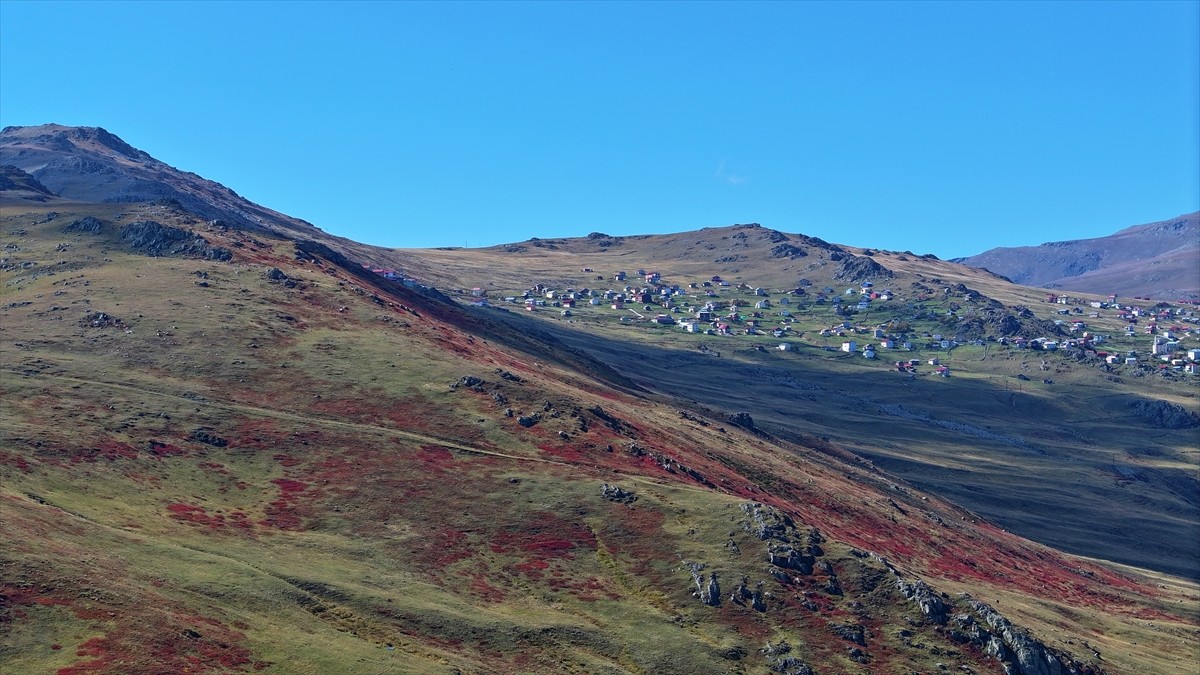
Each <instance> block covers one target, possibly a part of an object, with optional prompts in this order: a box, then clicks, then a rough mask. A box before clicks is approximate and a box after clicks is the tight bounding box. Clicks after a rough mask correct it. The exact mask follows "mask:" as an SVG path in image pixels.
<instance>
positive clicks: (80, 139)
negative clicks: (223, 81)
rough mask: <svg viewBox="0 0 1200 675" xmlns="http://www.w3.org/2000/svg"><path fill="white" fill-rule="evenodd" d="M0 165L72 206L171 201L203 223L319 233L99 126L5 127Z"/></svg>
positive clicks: (2, 135)
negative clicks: (29, 178)
mask: <svg viewBox="0 0 1200 675" xmlns="http://www.w3.org/2000/svg"><path fill="white" fill-rule="evenodd" d="M0 165H5V166H12V167H15V168H17V169H20V170H22V171H23V172H25V173H27V174H29V175H31V176H33V178H34V179H36V180H37V181H38V182H39V183H40V184H41V185H43V186H45V188H46V189H47V190H48V191H50V192H53V193H54V194H56V195H58V196H61V197H63V198H65V199H69V200H72V201H79V202H89V203H138V202H148V201H155V200H175V201H177V202H179V204H180V205H181V206H182V207H183V208H185V209H187V210H188V211H189V212H191V213H193V214H195V215H197V216H200V217H201V218H205V219H209V220H213V219H219V220H223V221H226V222H228V223H230V224H234V225H237V226H239V227H243V228H247V229H255V230H263V231H279V232H286V233H289V234H295V235H304V236H310V237H311V236H313V235H314V234H318V233H319V232H320V231H319V230H317V229H316V228H315V227H313V226H312V225H311V224H309V223H306V222H304V221H302V220H298V219H296V218H291V217H289V216H285V215H283V214H282V213H278V212H276V211H272V210H270V209H267V208H263V207H261V206H259V205H257V204H254V203H252V202H250V201H248V200H246V199H244V198H242V197H241V196H239V195H238V194H237V193H236V192H234V191H232V190H230V189H229V188H227V187H225V186H223V185H220V184H218V183H214V182H212V181H210V180H205V179H203V178H201V177H200V176H197V175H196V174H194V173H189V172H186V171H180V170H178V169H176V168H174V167H171V166H168V165H167V164H164V163H163V162H160V161H158V160H156V159H154V158H153V157H151V156H150V155H149V154H147V153H146V152H144V151H142V150H138V149H137V148H134V147H133V146H131V145H129V144H128V143H126V142H125V141H123V140H121V139H120V138H117V137H116V136H114V135H113V134H111V133H109V132H108V131H105V130H104V129H101V128H99V127H65V126H62V125H58V124H44V125H40V126H32V127H5V128H4V129H3V130H2V131H0Z"/></svg>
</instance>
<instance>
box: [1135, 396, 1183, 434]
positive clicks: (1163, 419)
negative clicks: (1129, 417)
mask: <svg viewBox="0 0 1200 675" xmlns="http://www.w3.org/2000/svg"><path fill="white" fill-rule="evenodd" d="M1129 407H1130V408H1131V409H1132V410H1133V414H1135V415H1137V416H1138V417H1140V418H1142V419H1143V420H1145V421H1146V422H1149V423H1150V425H1151V426H1154V427H1158V428H1159V429H1191V428H1192V427H1200V415H1197V414H1196V413H1195V412H1193V411H1191V410H1188V409H1187V408H1184V407H1183V406H1181V405H1176V404H1174V403H1168V402H1167V401H1143V400H1137V401H1132V402H1130V404H1129Z"/></svg>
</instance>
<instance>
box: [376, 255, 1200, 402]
mask: <svg viewBox="0 0 1200 675" xmlns="http://www.w3.org/2000/svg"><path fill="white" fill-rule="evenodd" d="M372 271H373V272H374V273H376V274H379V275H380V276H383V277H385V278H388V279H392V280H395V281H398V282H400V283H403V284H405V285H407V286H410V287H416V286H419V285H420V284H419V283H418V282H417V281H416V280H415V279H411V278H408V277H406V276H404V275H403V274H400V273H398V272H396V271H395V270H384V269H372ZM580 272H581V273H582V274H587V275H590V276H589V278H590V280H591V282H593V283H595V284H599V285H603V286H605V288H604V290H599V289H598V288H589V287H586V286H582V285H580V286H579V287H578V288H576V287H574V286H567V285H563V286H561V287H554V285H553V284H550V283H534V284H533V285H531V286H530V287H528V288H525V289H521V290H508V291H504V290H495V289H492V290H487V289H484V288H482V287H477V288H473V289H469V290H466V289H464V290H459V291H458V292H457V296H458V298H459V300H460V301H461V302H464V303H466V304H469V305H471V306H474V307H480V308H489V307H494V308H501V309H503V308H519V309H521V310H523V311H526V312H529V313H532V314H535V315H541V316H544V317H545V318H547V319H557V320H561V321H567V322H570V323H574V324H578V325H579V326H580V327H581V328H585V329H589V330H591V329H600V328H601V327H602V326H603V325H605V324H607V325H612V324H614V323H615V324H617V325H623V326H629V327H631V328H643V329H647V328H648V329H654V330H658V331H663V330H672V331H678V332H680V333H682V334H684V335H692V336H696V337H697V339H699V338H705V337H708V338H716V339H717V340H719V341H728V342H729V343H730V348H734V346H735V345H736V344H737V343H738V342H743V343H745V344H746V346H747V347H748V348H752V349H754V350H756V351H768V350H773V351H778V352H787V353H796V352H798V351H802V350H807V351H810V352H818V353H824V354H825V356H826V357H828V358H840V359H846V358H859V359H861V360H862V362H863V364H864V366H869V367H874V368H885V369H889V370H893V371H895V372H898V373H903V374H907V375H910V376H915V375H917V374H922V375H926V374H933V375H936V376H939V377H950V376H951V375H952V364H951V363H948V361H950V360H951V359H949V357H950V355H952V354H954V353H955V352H956V350H965V351H981V353H982V354H983V355H985V356H986V355H987V354H988V353H989V352H990V351H991V350H993V349H995V350H1013V351H1019V350H1031V351H1037V352H1042V354H1041V357H1042V359H1041V366H1040V367H1041V369H1042V370H1049V367H1048V362H1047V361H1046V360H1045V358H1046V357H1049V356H1050V355H1051V354H1053V353H1059V354H1061V355H1064V357H1067V356H1074V357H1075V358H1076V359H1077V360H1078V359H1082V358H1086V359H1087V360H1089V361H1093V362H1095V363H1096V365H1098V366H1099V367H1101V368H1103V369H1105V370H1106V371H1108V372H1115V371H1116V370H1118V369H1120V370H1130V369H1136V370H1137V372H1139V373H1141V374H1146V373H1148V372H1159V373H1161V374H1164V376H1166V375H1171V374H1176V373H1177V374H1181V375H1198V374H1200V325H1197V324H1198V323H1200V318H1198V311H1200V310H1198V309H1197V308H1196V307H1195V306H1193V305H1190V304H1185V303H1174V304H1172V303H1165V302H1163V303H1154V302H1153V301H1141V303H1144V304H1141V303H1139V304H1132V303H1129V302H1121V301H1119V299H1118V298H1117V297H1116V296H1109V297H1108V298H1107V300H1105V301H1098V300H1088V299H1082V298H1077V297H1072V296H1069V295H1065V294H1048V295H1047V296H1046V297H1045V300H1044V303H1043V305H1052V307H1047V308H1045V309H1044V310H1042V311H1040V313H1041V314H1043V315H1045V316H1046V317H1047V318H1046V319H1045V320H1046V321H1047V322H1050V325H1051V326H1053V333H1054V334H1050V335H1044V336H1038V337H1028V336H1027V335H1012V334H1009V335H1004V334H998V333H996V334H991V333H989V334H971V335H964V334H963V333H964V331H962V330H961V329H960V328H959V326H961V323H960V322H962V321H963V320H964V319H970V318H972V317H974V316H977V315H979V314H980V313H981V310H982V306H983V303H982V301H983V300H985V299H983V298H980V297H979V295H978V294H977V293H976V292H974V291H971V290H970V289H958V290H957V291H956V290H955V289H952V288H950V287H946V288H944V289H942V292H941V293H940V294H939V293H937V292H932V293H922V292H916V293H909V295H912V296H913V297H899V296H898V294H897V293H896V292H894V291H893V290H891V289H890V288H887V287H882V286H877V285H876V283H875V282H873V281H870V280H864V281H861V282H856V283H854V284H852V285H849V286H846V287H838V288H836V289H835V288H834V287H832V286H823V287H820V288H818V287H816V286H815V285H813V284H810V283H808V282H801V283H800V284H798V285H797V287H796V288H791V289H770V288H765V287H762V286H753V285H750V284H748V283H745V282H741V281H730V280H727V279H724V278H722V277H721V276H720V275H712V276H710V277H708V278H706V279H704V280H696V281H687V282H679V283H671V282H669V281H666V280H664V279H663V275H662V274H661V273H660V272H658V271H654V270H646V269H638V270H636V272H633V273H629V272H626V271H616V272H614V273H612V274H611V276H605V275H602V274H600V275H597V274H595V271H594V270H592V269H591V268H584V269H582V270H580ZM1047 310H1048V311H1047ZM1030 316H1032V314H1030ZM1050 317H1052V318H1050ZM968 332H970V331H968ZM1047 332H1048V333H1049V332H1051V331H1049V330H1048V331H1047ZM720 344H721V342H717V343H716V344H713V341H712V340H711V339H709V340H708V341H702V342H698V343H697V345H696V346H697V348H699V349H701V350H702V351H708V352H710V353H719V351H718V350H719V345H720ZM925 366H928V367H929V370H922V368H923V367H925ZM1020 377H1022V378H1023V379H1028V378H1025V377H1024V376H1020ZM1042 382H1043V383H1044V384H1053V380H1052V379H1050V378H1042Z"/></svg>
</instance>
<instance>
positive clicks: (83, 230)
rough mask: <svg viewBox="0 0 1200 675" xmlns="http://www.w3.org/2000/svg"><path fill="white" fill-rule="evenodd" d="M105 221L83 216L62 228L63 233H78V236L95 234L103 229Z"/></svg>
mask: <svg viewBox="0 0 1200 675" xmlns="http://www.w3.org/2000/svg"><path fill="white" fill-rule="evenodd" d="M104 225H105V221H103V220H100V219H99V218H93V217H92V216H84V217H83V218H80V219H79V220H76V221H73V222H71V224H69V225H67V226H66V227H64V228H63V232H78V233H80V234H97V233H99V232H100V231H101V230H103V229H104Z"/></svg>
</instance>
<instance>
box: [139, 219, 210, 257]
mask: <svg viewBox="0 0 1200 675" xmlns="http://www.w3.org/2000/svg"><path fill="white" fill-rule="evenodd" d="M121 241H122V242H123V243H124V244H125V246H126V247H128V248H129V249H130V250H132V251H137V252H139V253H145V254H146V255H153V256H183V257H188V258H204V259H206V260H230V259H232V258H233V254H232V253H231V252H230V251H229V249H225V248H220V247H218V246H212V245H211V244H209V243H208V240H206V239H205V238H204V237H201V236H200V235H198V234H196V233H194V232H189V231H188V230H183V229H180V228H178V227H170V226H168V225H163V224H162V223H158V222H155V221H153V220H139V221H137V222H134V223H129V224H128V225H126V226H125V227H122V228H121Z"/></svg>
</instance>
